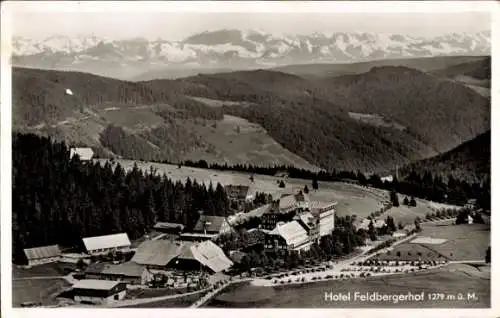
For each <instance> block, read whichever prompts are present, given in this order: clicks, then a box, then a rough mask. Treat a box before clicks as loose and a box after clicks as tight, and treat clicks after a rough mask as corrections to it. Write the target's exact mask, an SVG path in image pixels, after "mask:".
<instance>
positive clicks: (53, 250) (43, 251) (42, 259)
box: [24, 245, 61, 266]
mask: <svg viewBox="0 0 500 318" xmlns="http://www.w3.org/2000/svg"><path fill="white" fill-rule="evenodd" d="M24 254H25V255H26V258H27V259H28V265H29V266H33V265H40V264H47V263H53V262H57V261H58V260H59V259H60V258H61V250H60V249H59V246H58V245H49V246H40V247H34V248H25V249H24Z"/></svg>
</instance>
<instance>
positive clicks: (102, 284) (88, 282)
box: [73, 279, 120, 290]
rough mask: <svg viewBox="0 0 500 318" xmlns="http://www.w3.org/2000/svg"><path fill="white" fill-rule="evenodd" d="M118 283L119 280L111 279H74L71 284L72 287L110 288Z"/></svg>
mask: <svg viewBox="0 0 500 318" xmlns="http://www.w3.org/2000/svg"><path fill="white" fill-rule="evenodd" d="M118 284H120V282H117V281H112V280H100V279H82V280H78V281H76V283H75V284H74V285H73V289H75V288H79V289H92V290H110V289H112V288H113V287H115V286H116V285H118Z"/></svg>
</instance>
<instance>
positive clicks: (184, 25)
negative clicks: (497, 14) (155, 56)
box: [12, 2, 491, 40]
mask: <svg viewBox="0 0 500 318" xmlns="http://www.w3.org/2000/svg"><path fill="white" fill-rule="evenodd" d="M130 4H132V5H133V4H134V2H129V6H130ZM364 5H366V2H364ZM218 6H219V7H218V9H220V8H223V7H224V4H223V3H219V5H218ZM253 8H254V9H255V7H253ZM267 8H269V7H267ZM287 8H288V10H281V11H280V12H276V11H279V10H274V12H273V10H267V12H241V11H242V10H241V9H238V10H236V9H235V10H233V11H232V12H200V11H203V10H198V12H196V10H191V11H189V10H187V11H182V10H181V11H180V12H179V11H178V12H158V13H152V12H151V11H149V12H148V11H144V10H135V11H136V12H131V11H132V10H123V8H122V9H121V10H120V11H121V12H118V7H108V8H107V11H106V12H102V11H103V10H100V11H101V12H77V11H76V10H65V11H64V12H61V10H55V9H54V10H50V9H39V8H37V10H35V9H33V8H31V10H24V8H23V10H17V12H14V13H13V15H12V33H13V35H17V36H25V37H30V38H34V39H43V38H46V37H49V36H52V35H56V34H60V35H69V36H72V35H73V36H74V35H91V34H93V35H95V36H99V37H105V38H110V39H120V38H130V37H145V38H148V39H156V38H162V39H166V40H182V39H184V38H186V37H188V36H190V35H192V34H196V33H201V32H204V31H210V30H218V29H240V30H249V29H251V30H260V31H264V32H268V33H272V34H310V33H313V32H322V33H333V32H376V33H404V34H408V35H415V36H434V35H440V34H445V33H452V32H457V33H462V32H465V33H473V32H480V31H485V30H490V29H491V26H490V21H491V20H490V15H489V13H487V12H457V11H453V10H450V12H446V10H442V11H445V12H441V13H435V12H429V13H427V12H425V13H422V12H421V13H409V12H361V13H360V12H352V11H353V10H350V11H351V12H348V13H345V12H339V11H341V10H335V9H337V8H338V7H331V6H330V7H328V8H325V9H324V10H322V9H321V4H318V5H317V7H313V6H312V5H311V6H310V7H309V9H311V8H313V10H310V11H313V12H307V13H297V10H294V9H293V5H289V6H288V7H287ZM291 8H292V9H291ZM332 8H333V9H332ZM365 8H366V7H365ZM377 8H380V7H377ZM38 9H39V10H38ZM100 9H102V8H100ZM138 9H139V7H138ZM177 9H178V8H177ZM177 9H176V10H177ZM229 9H230V10H229V11H231V8H229ZM164 11H174V10H173V9H172V8H170V9H169V8H167V10H164ZM226 11H227V10H226ZM235 11H240V12H235ZM256 11H258V10H256ZM269 11H271V12H269ZM285 11H286V12H285ZM328 11H336V12H328ZM346 11H349V10H346ZM354 11H355V10H354ZM365 11H369V10H365ZM379 11H380V10H379ZM386 11H391V10H386ZM407 11H408V10H407ZM452 11H453V12H452Z"/></svg>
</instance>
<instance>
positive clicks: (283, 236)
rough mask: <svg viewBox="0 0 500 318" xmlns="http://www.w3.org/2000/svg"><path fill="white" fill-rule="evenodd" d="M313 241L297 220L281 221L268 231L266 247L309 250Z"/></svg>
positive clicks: (268, 248) (270, 248)
mask: <svg viewBox="0 0 500 318" xmlns="http://www.w3.org/2000/svg"><path fill="white" fill-rule="evenodd" d="M311 244H312V242H311V240H310V239H309V236H308V234H307V231H306V230H305V229H304V228H303V227H302V226H301V225H300V224H299V222H297V221H292V222H288V223H279V224H278V225H277V226H276V228H275V229H274V230H272V231H271V232H269V233H267V235H266V238H265V243H264V247H265V248H266V249H267V250H295V251H300V250H308V249H309V248H310V246H311Z"/></svg>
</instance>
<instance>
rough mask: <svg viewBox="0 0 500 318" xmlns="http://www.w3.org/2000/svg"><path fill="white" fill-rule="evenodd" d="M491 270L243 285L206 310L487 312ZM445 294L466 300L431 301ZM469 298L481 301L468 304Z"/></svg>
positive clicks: (453, 269) (449, 269)
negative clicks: (379, 298)
mask: <svg viewBox="0 0 500 318" xmlns="http://www.w3.org/2000/svg"><path fill="white" fill-rule="evenodd" d="M487 272H488V269H483V268H479V269H477V268H475V267H472V266H468V265H461V264H460V265H456V264H453V265H449V266H447V267H445V268H441V269H436V270H433V271H431V272H423V273H413V274H405V275H404V276H402V275H391V276H380V277H372V278H365V279H353V280H343V281H342V280H337V281H328V282H319V283H307V284H303V285H287V286H286V287H255V286H251V285H249V284H248V285H244V286H239V287H235V288H229V289H227V290H226V291H224V292H223V293H221V294H219V295H218V296H217V297H215V298H214V299H213V300H212V301H211V302H210V303H208V304H207V305H206V307H209V308H210V307H225V308H255V307H259V308H297V307H299V308H359V307H361V308H368V307H376V308H450V307H451V308H487V307H489V306H490V278H489V274H488V273H487ZM325 292H327V293H329V292H333V293H334V294H337V293H342V294H347V293H349V292H350V293H351V300H350V301H330V300H325ZM355 292H360V293H368V292H379V293H381V294H389V295H406V294H408V292H412V293H414V294H417V293H422V292H424V295H425V298H424V300H423V301H401V302H398V303H393V302H390V301H389V302H370V301H360V300H356V301H355V300H354V299H353V294H354V293H355ZM432 293H443V294H445V295H458V294H459V293H462V294H463V295H464V296H465V300H458V296H457V298H455V299H453V300H452V299H444V300H431V299H429V298H428V297H429V296H428V295H429V294H432ZM467 293H470V294H472V293H474V294H475V296H476V298H475V299H469V300H467Z"/></svg>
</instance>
